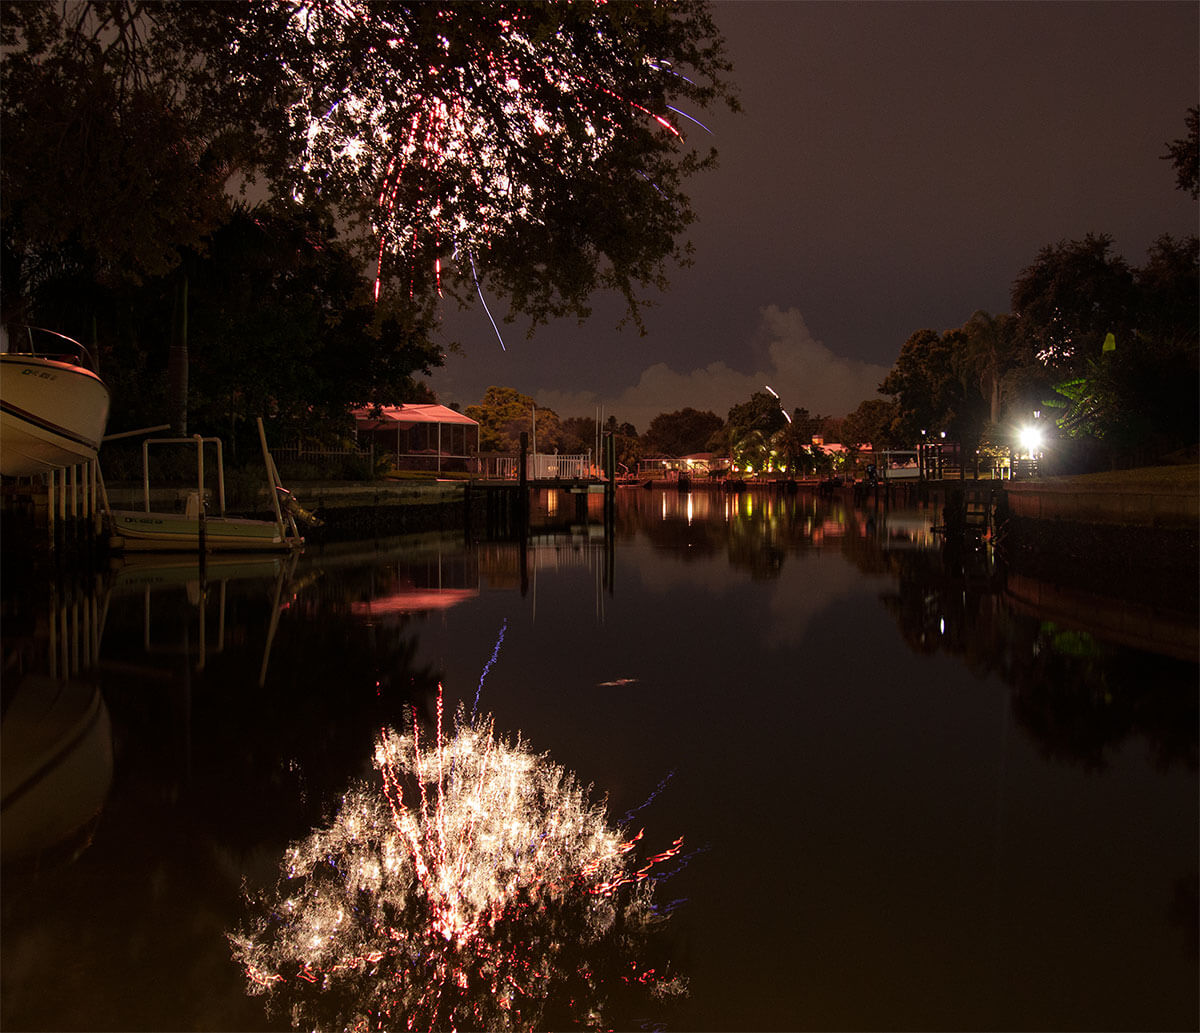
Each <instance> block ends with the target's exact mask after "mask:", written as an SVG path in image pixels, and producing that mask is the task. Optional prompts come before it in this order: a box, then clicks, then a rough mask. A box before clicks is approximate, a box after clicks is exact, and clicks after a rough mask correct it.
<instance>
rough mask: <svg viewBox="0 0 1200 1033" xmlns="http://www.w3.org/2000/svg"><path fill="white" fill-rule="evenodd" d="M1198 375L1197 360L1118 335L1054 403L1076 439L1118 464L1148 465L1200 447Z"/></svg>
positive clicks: (1062, 389)
mask: <svg viewBox="0 0 1200 1033" xmlns="http://www.w3.org/2000/svg"><path fill="white" fill-rule="evenodd" d="M1196 372H1197V370H1196V365H1195V359H1194V356H1192V357H1191V359H1190V361H1189V357H1188V356H1187V355H1185V354H1184V353H1182V352H1180V351H1179V350H1178V349H1174V348H1169V347H1168V348H1163V347H1162V346H1160V345H1157V344H1156V343H1155V342H1153V341H1149V340H1147V339H1146V338H1143V337H1130V338H1128V339H1126V340H1123V341H1118V340H1116V338H1115V336H1114V338H1113V340H1111V341H1109V342H1107V344H1106V345H1105V346H1104V350H1102V351H1101V352H1100V353H1099V354H1098V355H1094V356H1090V357H1089V358H1088V359H1087V360H1086V362H1085V364H1084V371H1083V373H1082V375H1080V376H1077V377H1072V378H1071V379H1070V380H1067V381H1065V382H1063V383H1061V384H1058V385H1057V386H1056V388H1055V390H1056V397H1054V398H1051V399H1048V400H1047V402H1046V405H1047V407H1048V408H1052V409H1059V410H1061V416H1059V417H1058V420H1057V423H1058V426H1059V428H1060V429H1061V430H1062V431H1063V432H1064V433H1065V434H1066V435H1067V436H1068V437H1069V438H1074V439H1076V440H1084V441H1087V440H1091V441H1093V442H1095V443H1097V444H1098V445H1099V446H1100V449H1101V453H1102V454H1103V455H1104V456H1105V457H1107V459H1108V461H1109V462H1110V463H1112V464H1116V463H1117V462H1119V461H1126V462H1128V461H1130V460H1132V461H1135V462H1138V463H1142V462H1146V461H1151V460H1153V459H1156V458H1158V457H1159V456H1160V455H1162V454H1165V453H1166V452H1169V451H1171V450H1172V449H1175V448H1178V447H1180V446H1181V445H1184V444H1193V443H1195V440H1196V427H1197V419H1198V418H1200V406H1198V404H1197V396H1196Z"/></svg>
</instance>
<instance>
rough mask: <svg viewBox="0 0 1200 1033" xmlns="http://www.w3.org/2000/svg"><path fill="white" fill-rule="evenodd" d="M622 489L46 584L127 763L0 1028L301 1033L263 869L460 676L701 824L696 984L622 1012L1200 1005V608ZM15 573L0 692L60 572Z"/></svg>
mask: <svg viewBox="0 0 1200 1033" xmlns="http://www.w3.org/2000/svg"><path fill="white" fill-rule="evenodd" d="M599 502H600V499H599V497H596V498H594V499H592V498H589V499H588V500H587V503H588V506H589V510H588V514H589V515H590V516H591V517H592V519H593V520H595V519H596V518H597V516H598V514H597V513H596V512H595V509H596V504H597V503H599ZM619 506H620V519H619V523H618V527H617V530H616V534H615V542H614V546H613V548H612V549H611V550H606V549H605V547H604V538H603V536H602V535H597V534H595V533H591V532H594V530H595V526H594V525H593V527H592V528H591V529H590V530H589V529H588V528H585V527H583V526H581V525H580V524H579V523H578V517H579V515H580V514H579V512H578V510H576V512H575V513H574V516H575V517H576V518H577V523H576V526H575V527H574V533H567V534H553V533H551V531H550V530H544V531H540V532H539V533H538V534H537V535H535V537H534V539H533V541H532V542H531V543H529V544H528V546H527V547H524V548H522V547H521V546H520V545H518V544H517V543H512V542H492V543H480V544H478V545H476V546H475V547H473V548H471V549H465V548H463V546H462V545H461V544H460V543H459V542H458V541H457V540H455V538H454V536H442V537H439V536H430V537H429V538H427V539H425V540H424V541H422V542H419V543H417V544H416V545H415V546H414V545H412V544H404V545H400V544H398V543H397V544H394V545H393V544H390V543H358V544H355V545H347V546H341V547H337V548H334V547H327V548H326V549H324V550H310V551H309V553H307V554H306V555H304V556H303V557H301V558H300V560H299V562H298V564H297V565H296V567H295V569H294V570H284V569H282V568H279V567H277V566H273V567H272V568H271V569H270V570H268V571H261V572H253V571H238V572H236V573H235V572H233V571H230V570H225V571H218V570H213V569H210V570H209V571H208V580H207V584H206V585H205V586H204V590H203V591H201V587H200V585H199V583H198V581H196V580H195V578H194V577H192V578H191V579H190V580H189V578H188V571H187V570H183V571H178V570H177V571H174V572H165V571H162V570H157V571H154V570H150V571H148V570H146V569H143V570H141V571H139V572H124V573H123V574H121V575H119V576H118V577H117V578H106V579H105V580H104V583H103V584H102V585H100V586H92V585H90V584H85V585H79V586H74V587H71V588H70V589H61V588H56V591H57V592H58V596H57V598H56V600H54V601H53V605H54V606H61V605H62V601H63V599H64V598H66V597H67V596H71V598H72V600H74V601H78V602H80V603H81V604H86V605H94V606H95V610H94V612H95V613H96V615H97V623H98V624H99V625H102V627H101V629H100V630H101V631H102V634H101V637H100V642H99V658H100V663H99V665H98V669H97V670H95V671H92V672H91V673H90V674H89V677H93V678H94V680H95V683H96V684H97V685H98V686H99V688H100V689H101V691H102V695H103V700H104V703H105V705H106V707H107V709H108V711H109V712H110V713H111V715H112V733H111V734H112V745H113V756H114V766H113V778H112V786H111V789H110V790H109V791H108V792H107V794H106V797H105V800H104V803H103V810H102V811H101V813H100V816H99V822H98V824H96V825H95V826H94V828H93V829H91V830H90V832H89V835H90V836H91V839H90V846H87V847H86V849H84V850H83V852H82V853H81V854H80V855H79V856H78V859H77V860H76V861H75V862H74V863H69V864H64V863H63V862H62V859H61V858H58V857H56V858H53V859H52V861H49V862H47V864H46V865H45V866H44V867H43V869H42V871H41V872H39V873H37V874H36V875H31V874H29V873H28V871H17V872H15V873H14V874H9V873H7V872H6V879H5V884H4V892H3V908H4V913H3V918H4V923H3V935H4V939H3V955H4V957H3V960H4V965H3V969H2V970H0V978H2V979H3V994H2V995H0V1009H2V1011H3V1015H2V1018H3V1023H0V1024H2V1025H4V1026H5V1028H23V1029H39V1028H79V1029H88V1028H117V1027H120V1028H126V1029H167V1028H185V1027H192V1028H206V1029H254V1028H288V1026H289V1016H288V1015H287V1014H285V1013H275V1014H273V1015H270V1016H268V1015H266V1014H265V1013H264V1011H263V1008H262V1001H261V998H258V997H248V996H247V995H246V994H245V980H244V977H243V975H242V972H241V970H240V969H239V968H238V966H237V965H236V964H234V962H233V960H232V959H231V957H230V953H229V949H228V943H227V941H226V939H225V933H226V931H227V930H228V929H230V928H233V927H235V926H237V925H238V924H239V923H240V922H241V921H243V919H244V910H243V896H242V892H243V882H245V885H246V887H247V888H248V889H249V890H250V891H251V892H262V891H265V890H266V889H267V888H269V887H271V886H272V885H273V884H274V881H275V878H276V875H277V868H278V862H279V858H281V857H282V856H283V855H284V852H285V851H286V850H287V849H288V847H289V844H296V843H300V842H303V841H304V838H305V836H306V835H308V834H309V833H310V831H311V830H313V829H321V828H329V827H330V825H331V821H332V820H333V819H334V818H335V817H336V814H337V809H338V803H339V801H340V800H341V799H342V798H343V796H344V795H345V794H346V792H347V787H348V786H351V785H353V784H357V783H358V782H359V781H360V780H362V779H364V778H369V777H370V775H371V771H372V766H371V757H372V756H373V755H374V749H375V745H376V739H377V736H378V732H379V729H381V728H384V727H392V728H404V727H406V724H405V722H406V720H407V715H408V714H409V712H410V710H411V708H413V707H414V706H415V707H416V709H417V711H418V714H419V715H420V719H421V720H422V721H424V722H426V723H430V724H431V723H432V722H434V721H435V720H436V712H437V699H438V695H437V685H438V683H439V681H440V682H442V683H444V684H445V686H446V693H447V706H448V707H449V708H451V709H452V708H454V707H455V706H456V705H458V704H459V703H462V704H463V705H464V706H465V707H467V708H468V709H470V708H471V707H472V704H473V702H474V701H475V699H476V696H477V694H479V693H481V694H482V705H483V707H484V709H486V710H488V711H490V712H492V713H493V714H494V715H495V720H496V723H497V728H498V729H502V730H503V734H504V735H516V734H517V733H518V732H519V733H520V734H521V735H522V736H523V737H524V738H525V739H527V740H528V742H529V743H530V748H531V749H532V750H533V751H538V752H540V751H548V753H549V755H550V756H551V757H552V758H553V762H554V764H556V765H561V767H562V768H563V769H565V771H567V772H570V773H572V774H573V775H574V776H575V778H576V779H577V780H578V783H579V784H581V785H585V786H586V785H594V786H595V787H596V792H597V794H598V795H599V796H601V797H602V796H604V795H607V797H608V813H609V814H622V813H625V812H627V811H630V810H633V809H634V808H637V807H640V806H641V805H642V804H643V803H646V802H647V800H648V799H649V798H651V797H653V799H652V800H650V802H649V803H648V805H647V806H646V808H645V809H644V810H643V811H641V812H639V814H638V824H639V826H640V825H642V824H644V825H645V826H646V827H647V829H648V830H649V831H648V835H650V834H651V833H654V834H656V835H658V836H660V837H666V841H667V842H669V841H670V839H672V838H673V837H674V836H676V835H679V834H681V833H682V834H683V835H685V836H686V837H687V840H688V842H689V844H691V845H692V847H693V849H694V848H698V847H701V848H706V850H705V852H704V853H703V854H701V855H700V856H699V857H697V858H696V859H695V860H694V861H693V862H692V863H691V864H690V865H689V866H688V867H687V869H686V870H684V871H681V872H679V873H678V875H677V876H676V877H675V878H673V879H672V880H671V882H670V884H669V886H670V893H671V895H672V896H673V897H674V898H675V899H676V900H679V899H682V900H683V903H681V904H680V905H679V906H678V907H677V908H676V910H675V912H674V914H673V915H672V918H671V920H670V922H669V923H667V925H666V927H665V930H663V931H662V935H663V936H665V940H663V942H662V943H661V944H659V945H658V946H656V947H655V950H661V951H662V954H661V957H662V958H664V959H666V960H669V961H670V963H671V970H672V972H675V973H679V974H680V975H682V976H684V977H686V978H687V980H688V983H689V985H690V988H691V992H690V995H689V996H688V997H687V998H686V999H683V1000H678V999H673V1000H671V1001H669V1002H663V1001H656V1002H654V1001H652V1002H651V1003H647V1002H646V1001H643V1000H641V999H634V1000H622V1001H621V1002H619V1005H618V1006H617V1007H615V1008H614V1009H613V1010H612V1011H611V1012H610V1014H609V1016H607V1021H609V1022H610V1023H612V1024H614V1025H616V1026H618V1027H621V1028H629V1027H630V1026H633V1025H643V1024H646V1023H649V1024H651V1025H655V1024H666V1025H667V1026H668V1027H670V1028H688V1029H745V1028H786V1029H796V1028H821V1029H837V1028H898V1027H913V1026H920V1027H923V1028H949V1027H954V1028H996V1027H998V1026H1005V1027H1008V1028H1014V1029H1016V1028H1081V1027H1084V1026H1087V1027H1092V1028H1101V1027H1107V1028H1111V1027H1116V1026H1129V1027H1140V1028H1148V1027H1150V1026H1159V1027H1163V1028H1188V1027H1195V1025H1196V1024H1197V1018H1198V1016H1197V1013H1196V999H1195V994H1194V974H1195V964H1196V961H1195V935H1196V933H1195V914H1196V906H1195V899H1196V889H1195V887H1196V856H1197V836H1196V821H1195V805H1194V801H1195V792H1196V788H1197V784H1196V749H1197V747H1196V728H1197V721H1196V694H1195V685H1196V667H1195V664H1194V663H1189V662H1185V661H1183V660H1180V659H1179V649H1175V650H1174V651H1173V648H1172V647H1171V645H1170V643H1172V642H1174V643H1176V644H1181V645H1180V649H1182V651H1183V653H1184V655H1187V639H1186V638H1183V639H1180V638H1179V625H1180V621H1181V620H1182V624H1183V625H1184V626H1185V627H1186V626H1187V624H1188V620H1189V618H1188V617H1187V615H1184V616H1183V618H1181V619H1176V620H1175V621H1172V620H1171V618H1170V615H1159V616H1160V617H1162V618H1164V619H1161V620H1158V621H1157V622H1156V623H1152V624H1151V625H1144V627H1145V628H1146V629H1148V633H1147V634H1142V635H1141V636H1140V637H1139V638H1137V639H1136V640H1135V641H1136V642H1137V643H1138V644H1140V645H1143V646H1145V645H1147V644H1150V645H1155V647H1156V648H1158V649H1159V652H1157V653H1155V652H1148V651H1145V650H1144V649H1142V650H1138V649H1132V648H1130V642H1131V640H1130V639H1129V638H1128V637H1127V638H1126V639H1125V640H1124V641H1123V642H1119V641H1116V640H1115V639H1114V635H1113V634H1112V630H1111V629H1112V628H1113V626H1114V623H1113V621H1107V622H1106V621H1104V620H1100V619H1099V617H1100V614H1099V613H1098V610H1097V608H1096V607H1095V606H1093V605H1091V602H1090V601H1089V603H1088V605H1086V606H1083V605H1082V604H1080V603H1078V602H1077V601H1076V602H1072V601H1071V600H1070V599H1069V598H1068V599H1066V601H1064V599H1063V598H1062V597H1061V596H1060V597H1056V598H1055V599H1053V600H1051V601H1050V602H1052V604H1053V605H1052V606H1050V605H1049V603H1048V602H1047V596H1046V595H1045V594H1044V593H1043V594H1040V595H1039V594H1038V593H1035V592H1031V591H1030V590H1028V586H1025V588H1023V589H1022V590H1021V592H1020V594H1019V596H1018V595H1017V594H1015V593H1013V592H1012V591H1011V590H1010V586H1009V585H1008V584H1007V583H1006V579H1005V577H1004V575H1003V571H1000V570H998V569H997V567H996V566H995V564H994V562H993V560H992V557H991V556H990V554H989V553H988V552H987V550H986V549H982V550H967V551H966V552H963V553H960V554H957V555H944V554H943V552H942V550H941V549H940V543H939V540H938V539H937V538H936V536H933V535H932V533H931V531H930V528H931V526H932V524H933V523H934V522H936V521H935V520H934V518H933V516H932V514H930V513H929V512H928V511H910V512H887V511H878V512H877V511H874V510H871V511H868V510H854V509H852V508H849V507H846V506H844V505H842V504H840V503H837V502H824V501H819V500H814V499H811V498H807V497H804V496H800V497H785V496H775V495H757V494H749V493H748V494H744V495H741V496H727V495H724V494H723V493H715V492H714V493H710V492H693V493H691V494H684V495H680V494H678V493H674V492H670V493H664V492H643V491H641V490H640V489H634V490H632V491H629V492H624V491H623V492H621V493H620V498H619ZM548 508H549V507H544V509H548ZM569 508H570V507H559V512H558V513H556V514H555V516H556V517H558V516H561V515H562V510H563V509H569ZM243 574H250V576H242V575H243ZM223 575H224V576H223ZM5 591H6V596H5V611H4V617H5V620H4V625H3V634H4V645H5V661H6V667H5V673H6V677H5V681H4V685H3V687H4V692H5V708H6V715H7V713H8V707H9V703H10V698H11V697H12V695H13V693H14V692H15V689H16V685H17V684H18V681H19V679H18V678H16V677H14V675H16V674H21V673H34V671H35V669H39V673H43V674H44V673H47V672H46V671H45V669H44V667H42V668H39V665H40V664H44V661H45V660H46V658H47V652H48V645H47V643H46V641H45V638H44V632H45V630H46V627H47V626H48V624H49V623H50V622H49V620H48V619H47V618H46V617H44V616H37V615H35V614H34V613H33V612H32V611H37V613H38V614H40V613H42V611H43V610H44V611H45V612H46V613H49V608H50V606H51V601H47V600H45V599H42V598H38V597H39V596H44V595H45V592H44V589H38V590H37V591H35V593H34V596H35V600H36V602H35V604H34V605H33V606H32V607H30V604H29V603H28V601H27V599H26V597H25V596H24V595H21V594H19V593H17V592H16V591H15V590H14V589H13V587H12V586H11V585H6V586H5ZM10 593H11V594H10ZM201 601H203V605H200V604H201ZM72 605H74V602H72ZM86 605H85V606H84V608H85V609H86ZM1039 606H1041V607H1043V608H1042V609H1038V607H1039ZM39 607H40V608H42V609H39ZM1072 607H1074V611H1072ZM26 610H29V611H30V612H29V613H28V614H26ZM1085 611H1086V612H1085ZM101 615H102V616H101ZM1141 617H1144V615H1139V619H1140V618H1141ZM201 618H203V619H201ZM1190 621H1191V623H1192V624H1193V625H1194V616H1192V617H1191V618H1190ZM1121 626H1122V627H1124V628H1125V629H1126V630H1128V629H1129V627H1130V626H1131V622H1130V621H1129V619H1128V618H1122V622H1121ZM501 628H504V629H506V630H505V633H504V636H505V637H504V642H503V645H502V647H501V649H500V650H499V652H498V654H497V655H496V656H495V660H494V663H493V664H492V666H491V668H490V670H489V672H488V674H487V679H486V683H485V684H483V685H482V686H481V685H480V678H481V672H483V671H484V669H485V667H487V665H488V663H489V660H491V659H492V656H493V649H494V647H495V643H496V640H497V635H498V632H499V631H500V629H501ZM1164 628H1166V631H1165V632H1164V631H1163V629H1164ZM1156 636H1157V641H1156ZM1163 640H1165V641H1166V642H1167V644H1166V645H1163ZM57 648H58V650H59V652H60V653H61V641H60V642H59V643H58V647H57ZM1192 655H1194V652H1193V654H1192ZM14 658H18V659H14ZM82 676H83V675H82V672H81V673H80V675H79V677H82ZM672 771H673V772H675V773H676V774H675V776H674V778H672V779H671V780H670V783H669V785H668V787H667V789H666V791H664V792H662V793H661V794H658V795H657V796H655V788H656V787H658V786H660V785H661V784H662V783H663V781H664V779H665V778H666V776H667V775H668V774H669V773H670V772H672ZM6 791H7V788H6ZM6 833H7V829H6ZM656 848H657V847H656ZM615 956H616V955H615V954H614V957H615ZM647 964H649V963H647Z"/></svg>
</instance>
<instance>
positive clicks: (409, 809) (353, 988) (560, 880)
mask: <svg viewBox="0 0 1200 1033" xmlns="http://www.w3.org/2000/svg"><path fill="white" fill-rule="evenodd" d="M374 763H375V769H376V771H375V775H374V777H373V778H372V779H371V780H369V781H367V782H365V783H363V784H361V785H358V786H356V787H354V788H352V789H351V790H349V791H348V792H347V793H346V794H345V795H344V796H343V797H342V799H341V803H340V808H339V810H338V813H337V815H336V817H335V818H334V820H333V822H332V824H331V825H330V826H329V827H328V828H325V829H320V830H317V831H315V832H313V833H312V834H311V835H310V836H308V837H307V838H306V839H304V840H302V841H300V842H298V843H295V844H293V845H292V846H291V847H290V848H289V849H288V851H287V853H286V854H285V856H284V859H283V863H282V870H281V875H280V879H279V882H278V884H277V886H276V887H275V890H274V891H273V892H270V893H266V894H263V895H262V896H259V897H256V898H254V899H252V900H251V915H252V917H251V918H250V919H249V920H248V922H247V924H246V926H245V927H244V928H243V929H241V930H239V931H238V932H236V933H232V934H231V935H230V940H231V943H232V944H233V953H234V957H235V958H236V960H237V961H238V962H239V964H241V965H242V967H243V968H244V970H245V973H246V976H247V979H248V989H249V992H250V993H254V994H266V995H267V996H268V1003H269V1005H270V1006H273V1007H283V1008H285V1009H290V1012H291V1017H292V1022H293V1025H294V1026H296V1027H297V1028H298V1027H300V1026H304V1027H305V1028H310V1029H363V1030H366V1029H394V1028H408V1029H435V1028H436V1029H442V1028H461V1027H467V1028H483V1029H511V1028H524V1029H528V1028H533V1027H534V1026H537V1025H540V1024H543V1023H545V1022H551V1023H554V1024H556V1025H566V1024H570V1025H576V1026H584V1027H597V1026H598V1025H600V1024H601V1023H603V1022H604V1021H605V1014H606V1009H607V1007H608V1006H609V1005H611V1004H612V1002H613V1001H614V1000H616V999H618V998H619V999H621V1000H622V1001H626V1000H632V999H631V998H630V997H629V995H631V994H632V995H633V998H641V997H642V995H644V994H646V993H650V994H654V995H657V996H668V995H678V994H682V993H684V992H685V986H684V983H683V981H682V980H681V979H680V978H679V977H676V976H671V975H669V974H666V973H665V971H664V969H663V968H650V967H647V965H646V964H645V962H644V960H643V959H642V958H641V955H642V954H644V952H645V947H646V944H647V942H648V940H649V937H650V934H651V932H652V931H653V929H654V928H655V926H656V925H658V923H660V922H661V921H662V920H663V919H664V917H665V911H664V909H662V908H659V907H657V906H656V904H655V901H654V889H655V884H656V882H657V881H659V880H660V879H662V878H664V877H666V875H667V874H669V872H668V871H667V870H666V867H665V866H664V862H667V861H670V860H671V859H673V858H674V859H676V863H680V862H681V860H682V859H680V858H679V857H678V855H679V851H680V849H681V846H682V840H681V839H677V840H675V842H673V843H672V844H670V845H669V846H668V847H667V848H666V849H664V850H662V851H660V852H658V853H656V854H652V855H650V856H645V855H643V854H642V853H641V852H640V850H639V847H640V846H641V840H642V833H641V832H638V833H637V834H636V835H628V834H627V833H626V832H625V830H623V829H621V828H618V827H612V826H610V825H609V824H608V823H607V821H606V815H605V810H604V807H603V806H601V805H596V804H593V803H591V802H589V799H588V793H587V792H586V791H585V790H584V789H583V788H582V787H581V786H579V785H578V783H577V782H576V780H575V777H574V776H573V775H572V774H570V773H569V772H567V771H565V770H564V769H563V768H562V767H560V766H559V765H557V764H555V763H553V762H552V761H551V760H549V758H548V757H547V756H546V755H545V754H534V753H532V752H530V751H529V749H528V747H527V745H526V744H525V743H523V742H522V741H521V740H520V739H517V740H515V741H507V740H504V739H501V738H497V736H496V735H495V730H494V724H493V721H492V720H491V718H490V717H471V718H468V717H466V716H465V714H464V712H463V710H462V709H461V708H460V710H459V712H458V714H457V718H456V720H455V723H454V731H453V734H450V735H445V734H443V729H442V698H441V692H440V689H439V694H438V710H437V722H436V726H435V728H434V729H433V730H432V732H431V734H430V733H426V734H425V735H424V736H423V735H422V734H421V729H420V724H419V723H418V722H417V720H416V719H415V715H414V720H413V722H412V726H411V728H410V729H409V730H408V731H407V732H406V733H404V734H399V733H397V732H395V731H394V730H391V729H383V730H382V731H381V733H380V736H379V738H378V740H377V743H376V750H375V758H374Z"/></svg>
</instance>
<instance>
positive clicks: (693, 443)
mask: <svg viewBox="0 0 1200 1033" xmlns="http://www.w3.org/2000/svg"><path fill="white" fill-rule="evenodd" d="M722 426H724V421H723V420H722V419H721V417H720V416H718V415H717V414H716V413H715V412H711V411H709V410H704V411H703V412H701V411H700V410H698V409H693V408H691V407H690V406H685V407H684V408H683V409H677V410H676V411H675V412H663V413H659V414H658V415H657V416H655V417H654V419H652V420H651V421H650V425H649V426H648V427H647V428H646V433H645V436H644V440H645V445H646V448H647V449H648V450H649V451H650V452H652V453H659V454H661V455H666V456H672V457H674V458H679V457H680V456H686V455H692V454H694V453H696V452H705V451H707V450H708V446H709V442H710V441H711V440H712V438H713V435H714V434H716V433H717V432H718V431H719V430H720V429H721V428H722Z"/></svg>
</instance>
